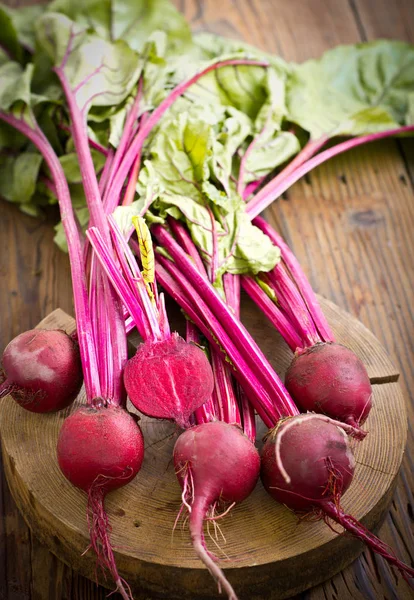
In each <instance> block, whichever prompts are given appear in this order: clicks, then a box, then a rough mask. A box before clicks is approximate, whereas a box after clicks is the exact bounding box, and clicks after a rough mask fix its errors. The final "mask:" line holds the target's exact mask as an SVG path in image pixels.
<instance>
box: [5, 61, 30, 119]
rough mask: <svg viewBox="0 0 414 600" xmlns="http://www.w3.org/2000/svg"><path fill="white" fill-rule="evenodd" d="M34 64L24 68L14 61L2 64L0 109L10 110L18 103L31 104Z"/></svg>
mask: <svg viewBox="0 0 414 600" xmlns="http://www.w3.org/2000/svg"><path fill="white" fill-rule="evenodd" d="M32 73H33V65H31V64H29V65H27V67H26V68H25V69H24V70H23V68H22V67H21V66H20V65H19V64H18V63H17V62H14V61H8V62H6V63H4V64H2V65H1V66H0V109H1V110H3V111H6V112H7V111H9V110H10V109H11V108H12V107H13V106H14V105H15V104H16V103H19V102H20V103H23V104H25V105H27V106H30V103H31V93H30V82H31V78H32Z"/></svg>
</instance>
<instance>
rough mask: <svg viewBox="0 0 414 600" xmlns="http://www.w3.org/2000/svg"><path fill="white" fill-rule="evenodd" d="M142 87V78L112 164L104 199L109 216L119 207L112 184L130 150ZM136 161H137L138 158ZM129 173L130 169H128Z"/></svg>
mask: <svg viewBox="0 0 414 600" xmlns="http://www.w3.org/2000/svg"><path fill="white" fill-rule="evenodd" d="M142 86H143V82H142V77H140V79H139V82H138V89H137V94H136V96H135V100H134V103H133V105H132V107H131V109H130V111H129V113H128V116H127V118H126V121H125V125H124V128H123V130H122V135H121V139H120V141H119V144H118V147H117V149H116V152H115V156H114V158H113V161H112V164H111V170H110V175H109V180H108V185H107V187H106V193H105V195H104V198H103V202H104V207H105V212H106V213H108V214H111V213H113V211H114V210H115V208H116V206H117V205H118V200H119V197H118V196H116V197H114V196H113V195H112V194H111V186H112V182H113V180H114V178H115V176H116V174H117V172H118V169H119V168H120V165H121V163H122V160H123V159H124V156H125V153H126V151H127V149H128V145H129V143H130V141H131V134H132V130H133V127H134V124H135V122H136V121H137V119H138V114H139V106H140V103H141V99H142ZM138 154H140V151H139V152H137V155H138ZM137 155H136V156H137ZM134 160H136V157H135V159H134ZM128 171H129V169H128Z"/></svg>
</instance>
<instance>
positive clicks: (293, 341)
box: [241, 275, 304, 352]
mask: <svg viewBox="0 0 414 600" xmlns="http://www.w3.org/2000/svg"><path fill="white" fill-rule="evenodd" d="M241 284H242V287H243V289H244V290H245V291H246V292H247V293H248V294H249V296H250V298H251V299H252V300H253V302H254V303H255V304H256V305H257V306H258V307H259V308H260V310H261V311H262V312H263V314H265V315H266V317H267V318H268V319H269V321H270V322H271V323H272V325H273V326H274V327H275V329H277V331H279V333H280V335H281V336H282V337H283V339H284V340H285V342H286V343H287V344H288V346H289V348H290V349H291V350H292V352H295V351H296V350H297V349H298V348H302V347H303V345H304V344H303V340H302V338H301V337H300V336H299V335H298V334H297V333H296V331H295V329H294V327H293V326H292V324H291V322H290V321H289V319H287V317H286V316H285V315H284V314H283V312H282V311H281V310H280V308H278V307H277V306H276V304H275V303H274V302H273V301H272V300H271V299H270V298H269V297H268V296H267V294H266V293H265V292H264V291H263V290H262V288H261V287H260V286H259V284H258V283H256V281H255V280H254V279H253V277H250V276H248V275H242V276H241Z"/></svg>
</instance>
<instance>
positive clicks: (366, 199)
mask: <svg viewBox="0 0 414 600" xmlns="http://www.w3.org/2000/svg"><path fill="white" fill-rule="evenodd" d="M18 3H20V4H21V3H22V2H18V0H11V1H10V4H13V5H16V4H18ZM25 3H26V2H25ZM176 4H177V6H178V7H179V8H180V9H181V10H182V11H183V12H185V13H186V16H187V18H189V19H191V21H192V26H193V27H194V28H195V29H209V30H211V31H215V32H216V33H221V34H223V35H227V36H229V37H238V38H240V39H245V40H246V41H249V42H251V43H255V44H257V45H258V46H260V47H262V48H264V49H266V50H269V51H272V52H276V53H280V54H282V55H283V56H284V57H285V58H286V59H289V60H304V59H306V58H308V57H312V56H318V55H319V54H320V53H321V52H323V51H324V50H326V49H327V48H329V47H333V46H334V45H336V44H339V43H349V42H358V41H360V40H361V39H374V38H377V37H388V38H395V39H404V40H407V41H410V42H411V43H412V42H413V41H414V34H413V28H414V20H413V18H412V6H411V5H412V2H411V1H410V0H394V1H393V2H388V1H386V0H326V1H322V0H289V1H287V0H246V1H245V0H176ZM367 167H368V170H367ZM384 181H386V182H387V183H386V185H385V187H383V183H384ZM413 183H414V144H413V142H412V140H410V141H407V142H402V143H398V144H397V143H395V142H393V141H388V142H385V141H384V142H382V143H380V144H377V145H375V146H370V147H367V148H366V149H364V150H363V149H359V150H354V151H353V152H352V153H351V154H348V155H347V156H343V157H341V158H339V159H336V160H335V161H333V162H332V166H329V167H328V165H326V166H324V167H321V168H320V169H318V171H316V172H315V176H313V174H312V175H311V177H310V179H307V180H306V182H299V183H298V184H297V185H296V186H295V187H294V188H293V189H292V190H290V191H289V193H288V198H289V199H288V200H287V201H281V202H280V203H279V205H275V207H274V209H272V210H271V211H269V213H271V216H272V219H273V222H274V223H277V224H278V225H279V226H280V228H281V232H282V233H283V234H284V235H286V236H287V238H288V240H289V242H290V243H291V245H292V247H293V249H294V251H295V253H296V254H297V256H298V258H299V260H300V262H301V263H302V265H303V266H304V268H305V270H306V272H307V273H308V275H309V276H310V277H311V280H312V283H313V285H314V286H315V288H316V289H318V290H319V291H320V292H321V293H322V294H323V295H324V296H325V297H327V298H330V299H331V300H333V301H335V302H336V304H338V305H339V306H341V307H343V308H346V309H347V310H349V311H350V312H351V313H352V314H354V315H355V316H357V317H358V318H359V319H360V320H361V321H362V322H363V323H364V324H365V325H366V326H368V328H369V329H371V331H373V332H374V334H375V335H376V336H377V338H378V339H379V340H380V342H381V343H382V344H383V345H384V347H385V348H386V349H387V351H388V352H389V353H390V354H391V355H392V359H393V362H394V363H395V364H396V365H397V366H398V369H399V370H400V372H401V377H400V383H401V385H402V386H403V389H404V392H405V396H406V398H407V399H408V400H409V411H410V415H411V419H412V415H413V411H414V409H413V394H412V389H413V387H414V369H413V356H414V352H413V340H414V322H413V311H412V306H411V302H410V298H412V282H413V281H414V278H413V269H414V260H413V251H412V240H413V235H412V221H413V212H412V211H413V206H414V203H413ZM332 200H334V201H335V208H333V207H332V206H331V202H332ZM348 203H350V204H351V205H352V214H351V216H352V219H351V220H349V216H350V213H349V212H348V209H349V207H348ZM371 211H372V212H371ZM52 220H53V219H50V220H48V221H47V222H45V223H43V222H41V221H40V220H39V219H31V218H30V217H27V216H24V215H22V214H21V213H19V212H18V211H17V210H16V209H15V207H12V206H10V205H8V204H6V203H4V202H2V203H0V302H1V304H0V306H1V310H0V350H1V349H3V348H4V346H5V345H6V343H7V342H8V341H9V340H10V339H11V338H12V337H13V336H14V335H16V334H17V333H19V332H21V331H23V330H24V329H27V328H29V327H33V326H34V325H35V324H36V323H37V322H38V321H39V320H40V318H42V317H43V316H44V315H46V314H47V313H48V312H50V310H52V309H54V308H55V307H56V306H61V307H62V308H63V309H64V310H66V311H68V312H72V310H71V308H72V303H71V299H70V280H69V269H68V265H67V261H66V257H64V256H63V255H61V254H60V253H59V252H58V251H57V250H56V249H54V247H53V242H52V237H53V232H52V224H51V221H52ZM332 221H333V222H334V223H335V222H338V226H337V227H336V229H335V233H334V235H329V231H328V228H329V227H330V226H331V222H332ZM331 249H334V252H332V253H331ZM39 270H40V271H41V272H39ZM413 456H414V438H413V433H412V426H411V429H410V432H409V438H408V444H407V451H406V455H405V458H404V462H403V465H404V467H403V470H402V471H401V474H400V476H399V480H398V486H397V489H396V493H395V495H394V501H393V505H392V508H391V511H390V513H389V515H388V516H387V518H386V521H385V523H384V525H383V526H382V528H381V529H380V535H381V537H382V538H383V539H384V540H385V541H387V542H388V543H390V544H393V545H395V547H396V549H397V551H398V552H399V553H400V554H401V555H402V556H404V558H405V560H406V561H411V562H412V563H413V562H414V542H413V536H412V532H413V521H414V499H413V489H414V476H413V473H414V464H413ZM0 461H1V457H0ZM0 471H1V464H0ZM15 558H16V560H15ZM39 570H41V571H42V573H47V574H48V578H49V579H50V580H52V581H53V584H51V586H50V587H48V585H47V583H46V581H47V578H46V577H44V576H42V575H41V574H40V573H39ZM105 597H106V592H105V590H103V589H102V588H97V587H96V586H95V585H94V584H92V583H91V582H89V581H87V580H85V579H84V578H82V577H81V576H78V575H76V574H74V573H73V572H72V571H71V570H70V569H69V568H67V567H63V566H62V565H61V564H60V563H57V561H56V559H55V558H54V557H53V556H52V555H51V554H50V553H48V552H46V551H44V550H43V551H42V549H41V546H40V545H39V544H38V543H37V542H36V540H35V539H34V538H33V537H32V536H31V534H30V532H29V530H28V529H27V527H26V525H25V524H24V521H23V520H22V518H21V517H20V516H19V513H18V511H17V508H16V506H15V505H14V503H13V500H12V499H11V496H10V494H9V492H8V490H7V486H6V484H5V481H4V478H3V479H1V478H0V600H21V599H28V600H33V598H36V600H60V599H62V600H67V599H69V598H70V599H71V600H72V599H73V600H103V598H105ZM384 597H385V598H387V599H392V600H406V599H407V600H408V599H409V598H412V593H411V592H410V591H409V590H408V588H407V586H406V585H405V584H404V583H403V582H401V580H398V581H397V580H396V579H395V577H394V576H393V575H391V574H390V571H389V570H388V567H387V566H384V564H383V561H381V560H379V559H376V558H373V557H372V555H371V554H370V553H369V552H364V554H363V555H362V556H361V558H360V559H359V560H357V561H356V562H355V563H354V564H353V565H352V566H351V567H348V568H347V569H345V570H344V571H343V572H342V573H340V574H339V575H337V576H335V577H334V578H333V579H332V580H331V581H330V582H329V583H326V584H324V585H321V586H318V587H316V588H314V589H313V590H312V591H311V592H308V593H306V594H304V595H301V596H299V597H298V599H299V598H300V599H301V600H304V599H305V598H306V600H337V599H338V598H339V599H348V598H353V599H356V600H365V599H367V598H372V599H376V598H384ZM298 599H297V600H298ZM148 600H151V599H148Z"/></svg>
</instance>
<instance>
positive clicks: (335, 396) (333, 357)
mask: <svg viewBox="0 0 414 600" xmlns="http://www.w3.org/2000/svg"><path fill="white" fill-rule="evenodd" d="M285 385H286V387H287V389H288V391H289V393H290V394H291V396H292V398H293V399H294V401H295V403H296V404H297V406H298V407H299V408H301V409H302V410H307V411H312V412H317V413H323V414H326V415H329V416H330V417H331V418H332V419H337V420H339V421H343V422H344V423H348V424H349V425H352V426H353V427H356V428H359V427H360V426H361V425H362V424H363V423H364V422H365V420H366V418H367V417H368V414H369V411H370V410H371V406H372V402H371V396H372V388H371V383H370V380H369V377H368V373H367V371H366V369H365V367H364V365H363V364H362V362H361V361H360V360H359V358H358V357H357V356H356V355H355V354H354V352H352V350H350V349H349V348H346V347H345V346H341V345H340V344H336V343H319V344H315V345H314V346H312V347H310V348H306V349H305V350H301V351H299V352H298V353H297V355H296V356H295V358H294V359H293V361H292V363H291V365H290V367H289V369H288V370H287V373H286V378H285Z"/></svg>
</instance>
